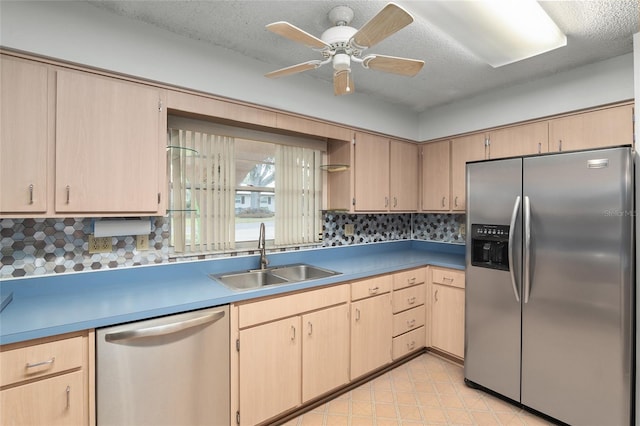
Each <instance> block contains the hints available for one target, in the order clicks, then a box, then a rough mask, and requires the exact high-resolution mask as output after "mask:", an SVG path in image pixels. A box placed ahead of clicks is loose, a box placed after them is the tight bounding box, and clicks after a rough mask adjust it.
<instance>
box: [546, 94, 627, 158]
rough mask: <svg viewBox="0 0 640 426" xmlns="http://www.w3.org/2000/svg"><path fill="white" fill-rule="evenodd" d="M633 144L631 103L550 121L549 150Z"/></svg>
mask: <svg viewBox="0 0 640 426" xmlns="http://www.w3.org/2000/svg"><path fill="white" fill-rule="evenodd" d="M631 144H633V106H632V105H622V106H619V107H614V108H607V109H601V110H597V111H592V112H587V113H583V114H575V115H570V116H568V117H562V118H557V119H553V120H550V121H549V151H552V152H555V151H572V150H577V149H590V148H600V147H606V146H616V145H631Z"/></svg>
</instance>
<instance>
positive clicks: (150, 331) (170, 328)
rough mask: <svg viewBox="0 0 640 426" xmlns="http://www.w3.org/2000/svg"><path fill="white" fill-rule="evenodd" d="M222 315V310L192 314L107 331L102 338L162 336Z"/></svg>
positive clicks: (111, 339) (118, 340)
mask: <svg viewBox="0 0 640 426" xmlns="http://www.w3.org/2000/svg"><path fill="white" fill-rule="evenodd" d="M223 317H224V311H215V312H210V313H207V314H205V315H200V314H196V316H193V317H192V318H187V319H183V320H181V321H176V322H172V323H169V324H161V325H155V326H151V327H143V328H132V329H129V330H122V331H116V332H113V333H108V334H105V336H104V339H105V340H106V341H107V342H122V341H125V340H134V339H140V338H143V337H154V336H164V335H166V334H171V333H177V332H178V331H182V330H186V329H188V328H192V327H197V326H199V325H203V324H209V323H212V322H216V321H218V320H220V319H222V318H223Z"/></svg>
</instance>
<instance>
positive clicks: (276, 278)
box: [209, 263, 340, 290]
mask: <svg viewBox="0 0 640 426" xmlns="http://www.w3.org/2000/svg"><path fill="white" fill-rule="evenodd" d="M339 274H340V272H336V271H331V270H329V269H324V268H319V267H317V266H312V265H307V264H304V263H300V264H295V265H284V266H274V267H272V268H268V269H252V270H249V271H241V272H231V273H228V274H211V275H209V276H210V277H211V278H213V279H214V280H216V281H218V282H221V283H222V284H224V285H226V286H227V287H229V288H231V289H232V290H250V289H255V288H260V287H264V286H269V285H276V284H287V283H295V282H300V281H308V280H316V279H319V278H326V277H330V276H333V275H339Z"/></svg>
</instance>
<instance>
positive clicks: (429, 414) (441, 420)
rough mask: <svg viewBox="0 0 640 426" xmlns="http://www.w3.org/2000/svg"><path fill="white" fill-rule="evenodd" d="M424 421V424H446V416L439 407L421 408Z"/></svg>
mask: <svg viewBox="0 0 640 426" xmlns="http://www.w3.org/2000/svg"><path fill="white" fill-rule="evenodd" d="M422 412H423V415H424V421H425V423H426V424H428V425H431V424H447V416H446V414H445V412H444V410H443V409H441V408H423V409H422Z"/></svg>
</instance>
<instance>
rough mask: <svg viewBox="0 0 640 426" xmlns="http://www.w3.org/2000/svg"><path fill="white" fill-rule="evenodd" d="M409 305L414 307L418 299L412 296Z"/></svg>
mask: <svg viewBox="0 0 640 426" xmlns="http://www.w3.org/2000/svg"><path fill="white" fill-rule="evenodd" d="M407 303H408V304H410V305H413V304H414V303H416V297H415V296H412V297H409V298H407Z"/></svg>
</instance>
